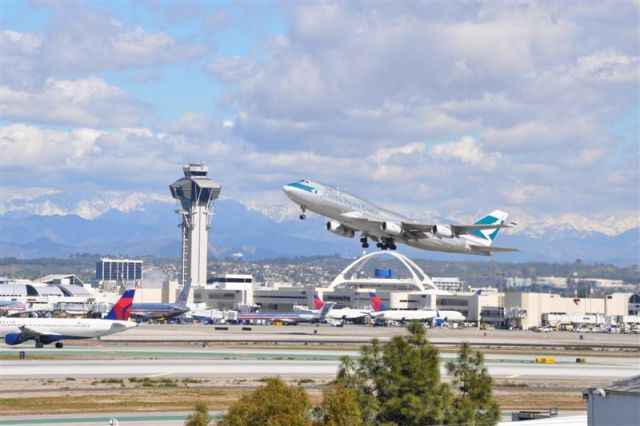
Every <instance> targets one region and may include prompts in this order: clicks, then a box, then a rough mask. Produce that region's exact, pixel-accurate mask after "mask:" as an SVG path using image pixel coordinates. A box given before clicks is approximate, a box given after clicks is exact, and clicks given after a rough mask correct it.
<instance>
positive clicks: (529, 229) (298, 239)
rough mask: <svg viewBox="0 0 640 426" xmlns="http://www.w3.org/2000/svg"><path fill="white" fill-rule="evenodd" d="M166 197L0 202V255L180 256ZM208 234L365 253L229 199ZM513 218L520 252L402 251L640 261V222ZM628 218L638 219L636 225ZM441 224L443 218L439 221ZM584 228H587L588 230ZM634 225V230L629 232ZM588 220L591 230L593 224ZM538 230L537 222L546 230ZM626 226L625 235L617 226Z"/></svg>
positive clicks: (502, 238)
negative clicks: (516, 225)
mask: <svg viewBox="0 0 640 426" xmlns="http://www.w3.org/2000/svg"><path fill="white" fill-rule="evenodd" d="M173 210H174V204H172V202H171V200H170V199H167V198H165V197H163V196H158V195H151V196H149V195H146V194H135V193H134V194H122V193H107V194H102V195H101V196H98V197H95V196H94V198H93V199H92V198H91V197H88V196H87V194H74V195H69V194H63V193H53V194H43V195H39V196H36V197H31V198H24V199H12V200H4V201H3V203H2V206H1V207H0V257H20V258H33V257H48V256H57V257H64V256H67V255H69V254H73V253H79V252H81V253H96V254H100V255H105V256H106V255H111V256H141V255H158V256H178V255H179V253H180V243H179V239H180V231H179V229H178V227H177V225H178V216H177V215H176V214H175V213H173ZM215 213H216V214H215V216H214V218H213V221H212V228H211V231H210V233H209V251H210V253H211V255H212V256H214V257H228V256H232V255H239V254H241V255H242V256H244V258H245V259H247V260H262V259H269V258H276V257H294V256H313V255H330V254H339V255H342V256H348V257H352V256H357V255H359V254H362V249H361V248H360V246H359V243H358V241H357V239H354V240H350V239H345V238H341V237H339V236H336V235H333V234H330V233H328V232H327V231H326V230H325V226H324V222H325V219H323V218H321V217H318V216H315V215H311V216H310V217H309V219H307V220H306V221H300V220H299V219H298V218H297V213H296V211H295V209H291V208H289V207H284V208H281V207H278V206H276V207H274V206H269V207H267V208H266V210H264V211H258V210H256V209H255V208H249V207H247V206H246V205H244V204H242V203H240V202H238V201H234V200H229V199H221V200H218V201H216V203H215ZM525 219H526V220H523V219H522V218H519V220H520V224H521V225H520V226H519V227H518V228H519V229H518V230H517V231H516V232H514V231H511V230H508V231H504V232H501V234H500V235H499V236H498V238H497V239H496V241H497V245H499V246H503V247H517V248H519V249H520V250H521V252H519V253H501V254H498V255H496V256H495V257H492V258H484V257H471V256H465V255H452V254H446V253H434V252H427V251H420V250H416V249H411V248H407V247H402V246H401V248H400V250H401V252H402V253H404V254H407V255H408V256H410V257H414V258H421V259H436V260H447V259H448V260H487V259H489V260H491V259H495V260H501V261H512V262H521V261H541V262H573V261H575V260H576V259H581V260H582V261H584V262H590V263H610V264H614V265H618V266H627V265H631V264H639V263H640V254H639V253H640V227H638V226H637V216H636V217H635V218H633V217H632V218H631V219H628V218H627V219H626V220H627V222H626V223H623V224H622V229H616V228H615V227H614V226H613V225H612V224H615V223H619V221H615V220H613V219H612V220H610V221H608V222H607V221H597V220H596V221H593V220H591V221H590V220H589V219H587V218H584V217H580V216H577V215H569V216H568V217H565V218H564V221H561V222H555V223H554V222H553V221H551V220H549V218H543V219H540V220H535V219H533V218H525ZM634 220H635V222H634ZM438 221H442V223H448V222H446V219H445V218H438ZM590 223H591V224H592V225H591V226H590ZM634 223H636V226H635V227H632V226H631V225H633V224H634ZM593 224H595V225H593ZM543 225H544V226H543ZM624 228H628V229H624Z"/></svg>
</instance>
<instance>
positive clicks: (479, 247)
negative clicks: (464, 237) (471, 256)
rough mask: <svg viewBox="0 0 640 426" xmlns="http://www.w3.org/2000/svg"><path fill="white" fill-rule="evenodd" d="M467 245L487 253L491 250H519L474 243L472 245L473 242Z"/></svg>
mask: <svg viewBox="0 0 640 426" xmlns="http://www.w3.org/2000/svg"><path fill="white" fill-rule="evenodd" d="M469 247H471V248H472V249H473V250H475V251H478V252H483V253H488V254H491V253H492V252H496V253H497V252H512V251H520V250H518V249H515V248H509V247H493V246H476V245H473V244H472V245H470V246H469Z"/></svg>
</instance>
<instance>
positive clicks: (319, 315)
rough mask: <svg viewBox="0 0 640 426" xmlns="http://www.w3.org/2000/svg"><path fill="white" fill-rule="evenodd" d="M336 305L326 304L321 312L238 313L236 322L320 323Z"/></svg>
mask: <svg viewBox="0 0 640 426" xmlns="http://www.w3.org/2000/svg"><path fill="white" fill-rule="evenodd" d="M334 305H335V303H333V302H328V303H325V304H324V306H323V307H322V309H321V310H320V312H299V311H298V312H296V311H293V312H244V313H238V315H237V317H236V318H235V320H236V321H239V322H242V321H257V320H263V321H271V322H282V323H284V324H298V323H301V322H320V321H322V320H324V319H325V318H326V317H327V314H328V313H329V312H330V311H331V309H332V308H333V306H334Z"/></svg>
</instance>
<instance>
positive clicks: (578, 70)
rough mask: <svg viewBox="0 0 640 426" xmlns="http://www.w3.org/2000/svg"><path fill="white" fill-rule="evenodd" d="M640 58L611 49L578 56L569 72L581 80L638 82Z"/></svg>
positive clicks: (639, 81)
mask: <svg viewBox="0 0 640 426" xmlns="http://www.w3.org/2000/svg"><path fill="white" fill-rule="evenodd" d="M639 66H640V58H639V57H638V56H631V55H625V54H622V53H619V52H616V51H614V50H612V49H608V50H603V51H598V52H594V53H592V54H589V55H585V56H582V57H580V58H578V60H577V64H576V66H575V67H574V68H573V69H572V70H571V72H572V73H573V74H574V75H575V76H576V77H578V78H579V79H581V80H585V81H591V82H596V83H597V82H606V83H622V84H624V83H631V84H638V83H640V69H639Z"/></svg>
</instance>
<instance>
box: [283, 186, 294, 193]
mask: <svg viewBox="0 0 640 426" xmlns="http://www.w3.org/2000/svg"><path fill="white" fill-rule="evenodd" d="M282 190H283V191H284V193H285V194H290V193H291V191H292V190H293V187H292V186H291V185H284V186H283V187H282Z"/></svg>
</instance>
